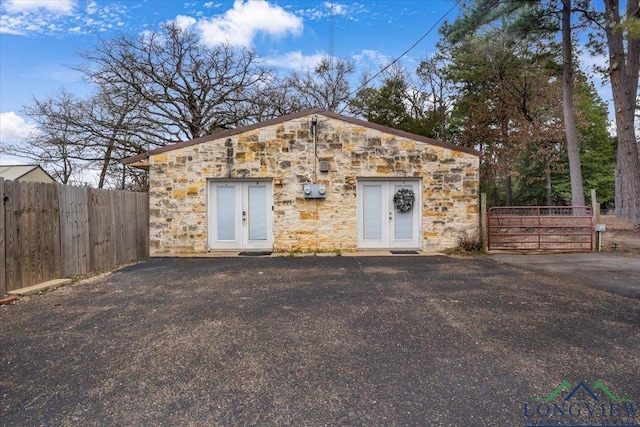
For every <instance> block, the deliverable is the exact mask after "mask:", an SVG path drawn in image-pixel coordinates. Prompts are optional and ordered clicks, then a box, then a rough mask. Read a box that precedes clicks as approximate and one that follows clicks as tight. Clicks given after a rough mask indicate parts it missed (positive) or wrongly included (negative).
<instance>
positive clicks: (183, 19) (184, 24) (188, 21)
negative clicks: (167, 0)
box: [173, 15, 198, 29]
mask: <svg viewBox="0 0 640 427" xmlns="http://www.w3.org/2000/svg"><path fill="white" fill-rule="evenodd" d="M173 22H175V23H176V25H177V26H178V27H180V28H182V29H187V28H190V27H192V26H194V25H195V24H196V23H197V22H198V21H197V20H196V19H195V18H192V17H191V16H184V15H178V16H176V19H174V20H173Z"/></svg>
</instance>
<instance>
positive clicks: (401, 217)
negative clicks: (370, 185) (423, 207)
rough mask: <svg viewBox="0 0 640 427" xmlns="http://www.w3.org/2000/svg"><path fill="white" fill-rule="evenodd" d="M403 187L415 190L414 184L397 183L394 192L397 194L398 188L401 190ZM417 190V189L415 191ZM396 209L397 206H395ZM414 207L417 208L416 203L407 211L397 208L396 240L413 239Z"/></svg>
mask: <svg viewBox="0 0 640 427" xmlns="http://www.w3.org/2000/svg"><path fill="white" fill-rule="evenodd" d="M401 188H408V189H410V190H413V186H412V185H405V186H404V187H403V186H402V185H396V186H395V187H394V189H393V194H396V192H397V191H398V190H400V189H401ZM414 192H415V191H414ZM394 209H395V208H394ZM414 209H415V204H414V207H413V208H412V209H411V210H409V211H406V212H400V211H398V210H397V209H396V210H395V213H394V219H395V224H394V227H393V228H394V237H393V238H394V239H395V240H411V239H413V213H414Z"/></svg>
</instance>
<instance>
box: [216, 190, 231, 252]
mask: <svg viewBox="0 0 640 427" xmlns="http://www.w3.org/2000/svg"><path fill="white" fill-rule="evenodd" d="M216 189H217V194H216V196H217V197H216V212H217V214H218V215H217V220H218V221H217V234H218V240H232V241H233V240H236V227H235V218H236V187H235V186H233V185H230V186H218V187H216Z"/></svg>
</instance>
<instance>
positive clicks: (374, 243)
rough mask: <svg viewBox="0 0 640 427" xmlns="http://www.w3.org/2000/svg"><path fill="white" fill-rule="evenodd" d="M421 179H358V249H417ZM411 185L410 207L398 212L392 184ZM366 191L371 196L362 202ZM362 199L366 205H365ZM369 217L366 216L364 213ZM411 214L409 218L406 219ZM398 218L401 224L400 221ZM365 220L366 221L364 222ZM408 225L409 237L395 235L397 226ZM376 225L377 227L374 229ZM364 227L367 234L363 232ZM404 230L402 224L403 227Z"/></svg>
mask: <svg viewBox="0 0 640 427" xmlns="http://www.w3.org/2000/svg"><path fill="white" fill-rule="evenodd" d="M421 184H422V181H421V180H420V179H411V178H407V179H393V178H392V179H374V178H372V179H358V187H357V198H356V205H357V210H358V213H357V228H358V248H359V249H407V250H419V249H420V248H421V244H422V239H421V236H422V220H421V218H422V209H421V207H422V187H421ZM403 185H404V186H405V187H406V186H411V187H413V191H414V194H415V196H416V200H415V203H414V205H413V209H411V210H410V211H409V212H398V211H397V210H396V209H395V206H394V204H393V195H394V194H395V191H396V188H395V187H396V186H399V187H402V186H403ZM367 195H369V196H371V197H370V198H368V201H367V202H365V198H367ZM365 203H368V204H369V205H368V206H367V207H366V208H367V210H366V211H365ZM368 214H371V215H369V217H368V218H367V215H368ZM405 215H411V218H410V219H409V221H410V222H408V223H407V222H406V219H407V217H404V218H402V217H401V216H405ZM401 218H402V220H403V222H404V224H402V223H400V222H399V221H400V219H401ZM365 223H366V224H365ZM401 225H404V226H409V227H410V231H411V238H396V237H395V236H396V235H397V234H398V233H400V232H401V230H400V229H396V227H397V226H398V227H399V226H401ZM378 227H379V229H378ZM365 231H366V233H367V234H368V236H367V235H365ZM405 231H406V228H405Z"/></svg>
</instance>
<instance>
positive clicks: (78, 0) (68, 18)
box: [0, 0, 611, 164]
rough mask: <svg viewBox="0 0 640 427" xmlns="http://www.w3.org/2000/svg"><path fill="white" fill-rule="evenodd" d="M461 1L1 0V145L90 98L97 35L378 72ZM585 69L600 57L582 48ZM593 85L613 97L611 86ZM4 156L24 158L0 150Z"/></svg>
mask: <svg viewBox="0 0 640 427" xmlns="http://www.w3.org/2000/svg"><path fill="white" fill-rule="evenodd" d="M457 12H458V9H457V7H456V3H455V1H454V0H386V1H385V0H330V1H329V0H0V141H2V142H20V141H22V140H23V139H24V138H25V137H26V135H28V133H29V132H31V131H32V130H33V125H32V123H31V122H30V119H29V118H28V117H26V116H25V115H24V114H23V113H22V112H21V110H22V106H23V105H25V104H28V103H30V101H31V100H32V99H33V97H35V98H38V99H42V98H44V97H46V96H47V95H52V94H54V93H55V92H56V91H59V90H60V89H62V88H64V89H66V90H68V91H70V92H72V93H74V94H76V95H78V96H83V95H86V94H88V86H87V85H86V84H84V83H83V82H82V79H81V75H80V74H79V73H78V72H76V71H73V70H72V69H70V67H73V66H74V65H79V64H80V63H81V59H80V57H79V55H78V52H80V51H83V50H87V49H90V47H91V46H92V44H95V43H96V42H97V41H98V40H99V38H110V37H113V36H115V35H118V34H120V33H125V34H131V35H135V34H141V33H143V32H145V31H153V30H157V29H158V28H159V26H160V25H161V24H162V23H164V22H167V21H176V22H178V23H179V24H180V25H183V26H188V27H190V28H192V29H193V30H195V31H197V32H199V33H200V34H201V36H202V41H203V43H205V44H215V43H218V42H221V41H226V42H230V43H232V44H235V45H242V46H247V47H251V48H253V49H255V51H256V52H257V53H258V54H259V55H260V56H261V57H262V58H263V59H264V60H265V61H266V62H267V63H268V64H269V65H271V66H273V67H275V68H279V69H281V70H283V71H289V70H293V69H301V68H306V67H313V66H314V64H316V63H317V61H318V60H319V59H320V58H321V57H322V56H323V55H326V54H327V52H328V49H329V46H330V43H329V34H330V28H331V23H332V22H333V29H334V31H333V34H334V36H333V54H334V56H335V57H339V58H345V59H347V58H348V59H351V60H352V61H353V62H354V63H355V64H356V67H357V72H356V77H355V79H356V80H357V77H358V76H359V75H360V74H361V72H362V71H365V70H367V71H369V72H372V73H375V72H377V71H378V70H379V69H380V68H381V67H383V66H384V65H386V64H388V62H389V61H391V60H393V59H395V58H396V57H398V56H399V55H400V54H402V53H403V52H404V51H405V50H407V49H408V48H409V47H410V46H412V45H413V44H414V43H415V42H416V41H418V40H419V39H420V38H421V37H422V36H423V35H425V33H427V32H429V30H430V29H432V27H434V28H433V30H432V31H430V32H429V34H428V36H426V37H425V38H424V39H423V40H422V41H421V42H420V43H419V44H418V45H417V46H416V47H415V48H414V49H413V50H411V52H409V53H408V54H407V55H406V56H404V57H403V58H402V60H401V61H400V64H401V65H403V66H404V67H405V68H406V69H407V70H409V71H414V70H415V69H416V67H417V65H418V64H419V62H420V60H422V59H424V58H426V57H428V56H429V55H431V54H432V53H434V52H435V44H436V42H437V41H438V39H439V34H438V29H439V28H440V26H441V25H442V22H441V21H442V19H443V18H444V19H446V20H447V21H453V20H455V18H456V16H457ZM580 60H581V63H582V68H583V69H585V70H588V69H589V68H590V67H591V65H593V64H594V63H602V62H603V59H602V58H597V57H590V56H588V55H586V54H585V53H584V52H583V53H582V54H581V58H580ZM594 80H595V81H596V88H597V89H598V90H599V91H600V95H601V96H602V98H603V99H604V100H605V101H607V102H609V103H610V101H611V96H610V91H609V88H608V87H606V86H602V85H600V84H599V79H598V78H595V79H594ZM0 162H2V163H5V164H17V163H25V162H26V161H25V160H21V159H16V158H12V157H9V156H7V155H6V154H3V153H2V152H0Z"/></svg>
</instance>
